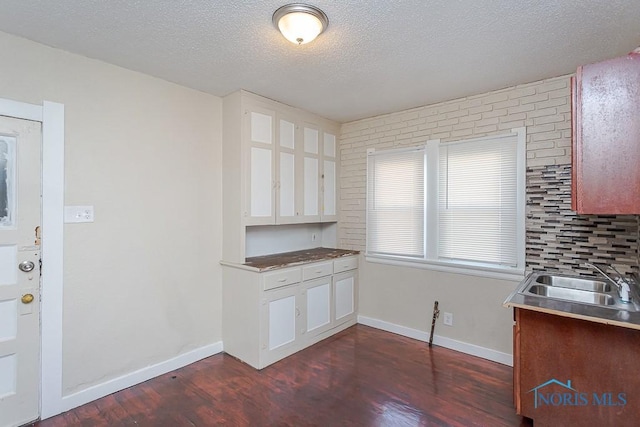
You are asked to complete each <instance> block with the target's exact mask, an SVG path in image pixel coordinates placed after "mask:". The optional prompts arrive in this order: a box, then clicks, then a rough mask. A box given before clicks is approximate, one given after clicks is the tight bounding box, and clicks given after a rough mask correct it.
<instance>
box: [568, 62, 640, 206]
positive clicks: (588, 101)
mask: <svg viewBox="0 0 640 427" xmlns="http://www.w3.org/2000/svg"><path fill="white" fill-rule="evenodd" d="M573 107H574V109H573V119H574V122H573V155H572V158H573V188H572V190H573V194H572V202H573V208H574V209H575V210H576V211H577V212H578V213H582V214H638V213H640V167H638V165H640V119H639V118H640V54H630V55H627V56H624V57H621V58H615V59H612V60H609V61H604V62H600V63H596V64H590V65H585V66H583V67H579V68H578V71H577V74H576V78H575V79H574V86H573Z"/></svg>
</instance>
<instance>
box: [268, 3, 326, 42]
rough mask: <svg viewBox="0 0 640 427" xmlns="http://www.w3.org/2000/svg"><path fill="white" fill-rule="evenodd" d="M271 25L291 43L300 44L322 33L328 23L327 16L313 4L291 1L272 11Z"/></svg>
mask: <svg viewBox="0 0 640 427" xmlns="http://www.w3.org/2000/svg"><path fill="white" fill-rule="evenodd" d="M273 25H275V26H276V28H277V29H278V30H280V32H281V33H282V35H283V36H284V37H285V38H286V39H287V40H289V41H290V42H291V43H295V44H297V45H301V44H306V43H309V42H310V41H313V40H314V39H315V38H316V37H318V36H319V35H320V34H322V32H323V31H324V30H326V29H327V26H328V25H329V18H327V15H325V13H324V12H323V11H321V10H320V9H318V8H317V7H315V6H311V5H308V4H302V3H291V4H288V5H285V6H282V7H281V8H279V9H278V10H276V11H275V12H274V13H273Z"/></svg>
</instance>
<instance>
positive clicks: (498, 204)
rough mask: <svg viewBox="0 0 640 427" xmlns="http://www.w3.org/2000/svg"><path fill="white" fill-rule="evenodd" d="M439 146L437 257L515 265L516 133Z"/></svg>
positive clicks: (516, 249) (516, 253) (516, 214)
mask: <svg viewBox="0 0 640 427" xmlns="http://www.w3.org/2000/svg"><path fill="white" fill-rule="evenodd" d="M439 151H440V153H439V163H440V164H439V173H438V175H439V176H438V186H439V188H438V190H439V191H438V193H439V197H438V230H439V234H438V255H439V258H440V259H448V260H461V261H473V262H483V263H489V264H497V265H505V266H510V267H516V266H517V263H518V245H517V237H518V233H517V226H518V186H517V183H518V170H517V169H518V168H517V154H518V138H517V136H515V135H514V136H507V137H503V138H496V139H495V140H494V139H491V140H482V141H475V142H474V141H471V142H458V143H454V144H442V145H441V146H440V150H439Z"/></svg>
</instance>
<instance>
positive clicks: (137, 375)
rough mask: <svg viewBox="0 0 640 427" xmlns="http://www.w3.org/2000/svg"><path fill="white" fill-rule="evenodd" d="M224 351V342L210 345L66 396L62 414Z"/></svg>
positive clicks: (63, 399) (63, 401) (63, 400)
mask: <svg viewBox="0 0 640 427" xmlns="http://www.w3.org/2000/svg"><path fill="white" fill-rule="evenodd" d="M222 350H223V346H222V341H219V342H217V343H213V344H209V345H206V346H204V347H200V348H196V349H195V350H191V351H189V352H187V353H184V354H180V355H178V356H176V357H174V358H172V359H169V360H165V361H164V362H160V363H156V364H155V365H151V366H147V367H145V368H142V369H138V370H137V371H134V372H131V373H128V374H125V375H123V376H121V377H118V378H114V379H112V380H109V381H106V382H103V383H101V384H96V385H94V386H91V387H89V388H87V389H84V390H81V391H78V392H76V393H73V394H70V395H68V396H64V397H63V398H62V412H65V411H68V410H70V409H73V408H77V407H78V406H82V405H84V404H85V403H89V402H92V401H94V400H96V399H100V398H101V397H104V396H107V395H109V394H112V393H115V392H116V391H120V390H124V389H125V388H128V387H131V386H133V385H136V384H140V383H142V382H145V381H147V380H150V379H152V378H155V377H157V376H160V375H163V374H166V373H167V372H171V371H174V370H176V369H179V368H182V367H184V366H187V365H190V364H192V363H194V362H197V361H198V360H202V359H204V358H207V357H209V356H213V355H214V354H218V353H220V352H222ZM53 415H57V414H51V415H50V416H53Z"/></svg>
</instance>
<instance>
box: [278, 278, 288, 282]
mask: <svg viewBox="0 0 640 427" xmlns="http://www.w3.org/2000/svg"><path fill="white" fill-rule="evenodd" d="M286 281H287V278H286V277H285V278H284V279H280V280H278V282H280V283H284V282H286Z"/></svg>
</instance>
